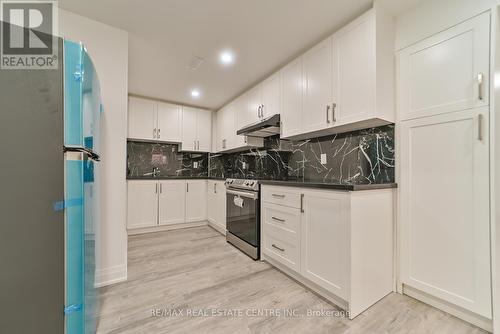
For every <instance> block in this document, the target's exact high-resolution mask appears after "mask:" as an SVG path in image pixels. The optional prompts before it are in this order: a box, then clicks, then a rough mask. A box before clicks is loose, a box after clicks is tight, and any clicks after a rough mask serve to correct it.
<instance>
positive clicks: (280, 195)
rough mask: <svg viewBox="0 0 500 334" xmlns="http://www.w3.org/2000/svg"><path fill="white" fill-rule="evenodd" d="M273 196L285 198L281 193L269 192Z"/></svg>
mask: <svg viewBox="0 0 500 334" xmlns="http://www.w3.org/2000/svg"><path fill="white" fill-rule="evenodd" d="M271 196H273V197H278V198H285V195H282V194H271Z"/></svg>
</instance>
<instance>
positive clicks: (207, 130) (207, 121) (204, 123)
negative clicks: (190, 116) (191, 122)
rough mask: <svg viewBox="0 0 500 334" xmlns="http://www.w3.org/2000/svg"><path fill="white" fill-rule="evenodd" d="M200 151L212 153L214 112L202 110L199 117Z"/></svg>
mask: <svg viewBox="0 0 500 334" xmlns="http://www.w3.org/2000/svg"><path fill="white" fill-rule="evenodd" d="M196 127H197V130H198V151H201V152H210V150H211V148H212V112H211V111H208V110H203V109H200V110H199V111H198V117H197V126H196Z"/></svg>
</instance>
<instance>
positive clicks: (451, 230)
mask: <svg viewBox="0 0 500 334" xmlns="http://www.w3.org/2000/svg"><path fill="white" fill-rule="evenodd" d="M480 131H481V132H482V133H480ZM400 133H401V141H400V143H401V146H400V156H401V166H400V168H399V171H400V173H401V177H400V178H401V179H400V185H398V186H400V188H399V189H400V203H401V204H400V212H401V213H400V215H401V216H400V224H401V233H402V234H401V237H402V239H401V250H402V253H401V256H402V259H401V265H402V268H401V270H402V273H401V274H402V281H403V283H405V284H406V285H409V286H412V287H414V288H417V289H419V290H421V291H424V292H426V293H428V294H430V295H432V296H435V297H438V298H441V299H443V300H445V301H448V302H450V303H452V304H455V305H458V306H460V307H462V308H464V309H467V310H469V311H472V312H475V313H477V314H480V315H482V316H484V317H487V318H491V289H490V283H491V282H490V246H489V245H490V242H489V240H490V233H489V211H490V208H489V159H488V146H489V145H488V142H489V139H488V138H489V137H488V107H483V108H479V109H472V110H465V111H461V112H454V113H449V114H442V115H436V116H432V117H425V118H419V119H415V120H411V121H405V122H401V125H400Z"/></svg>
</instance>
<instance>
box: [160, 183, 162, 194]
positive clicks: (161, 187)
mask: <svg viewBox="0 0 500 334" xmlns="http://www.w3.org/2000/svg"><path fill="white" fill-rule="evenodd" d="M161 193H163V183H160V194H161Z"/></svg>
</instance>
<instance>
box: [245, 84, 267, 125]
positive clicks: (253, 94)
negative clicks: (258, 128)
mask: <svg viewBox="0 0 500 334" xmlns="http://www.w3.org/2000/svg"><path fill="white" fill-rule="evenodd" d="M245 96H246V107H245V108H244V109H243V110H244V114H245V117H244V120H245V122H244V123H243V124H241V123H240V124H241V125H242V126H245V125H249V124H253V123H257V122H258V121H260V119H261V110H262V89H261V86H260V85H258V86H256V87H254V88H252V90H250V91H249V92H248V93H246V94H245Z"/></svg>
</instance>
